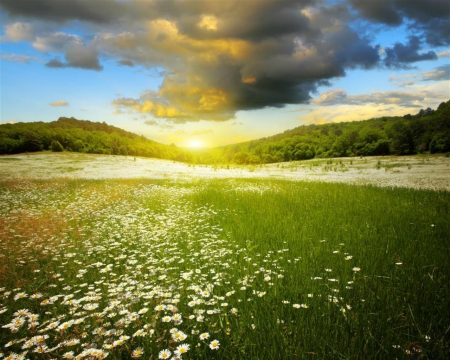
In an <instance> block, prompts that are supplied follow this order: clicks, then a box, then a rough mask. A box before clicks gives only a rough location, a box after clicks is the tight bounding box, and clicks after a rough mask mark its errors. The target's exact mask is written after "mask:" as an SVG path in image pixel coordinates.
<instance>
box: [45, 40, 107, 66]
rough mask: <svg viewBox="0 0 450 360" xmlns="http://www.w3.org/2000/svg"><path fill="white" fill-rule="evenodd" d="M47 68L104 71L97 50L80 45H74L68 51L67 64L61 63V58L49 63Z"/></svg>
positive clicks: (57, 57)
mask: <svg viewBox="0 0 450 360" xmlns="http://www.w3.org/2000/svg"><path fill="white" fill-rule="evenodd" d="M45 66H47V67H50V68H66V67H74V68H82V69H86V70H96V71H100V70H103V66H102V65H100V62H99V60H98V57H97V53H96V51H95V49H93V48H89V47H84V46H83V45H79V44H72V45H71V46H70V47H68V49H67V53H66V62H63V61H61V59H60V57H59V56H56V57H55V58H53V59H51V60H50V61H48V62H47V63H46V64H45Z"/></svg>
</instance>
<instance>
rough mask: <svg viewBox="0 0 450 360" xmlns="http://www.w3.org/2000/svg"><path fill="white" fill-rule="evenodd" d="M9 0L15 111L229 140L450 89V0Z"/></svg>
mask: <svg viewBox="0 0 450 360" xmlns="http://www.w3.org/2000/svg"><path fill="white" fill-rule="evenodd" d="M27 3H28V5H29V1H27V0H4V1H2V4H1V5H0V19H1V24H2V28H1V30H0V31H1V32H0V58H1V59H0V70H1V73H0V76H1V78H0V81H1V89H0V91H1V94H0V96H1V98H0V101H1V103H0V105H1V113H0V115H1V119H0V122H1V123H8V122H20V121H21V122H29V121H53V120H56V119H57V118H58V117H60V116H68V117H71V116H73V117H75V118H77V119H86V120H91V121H99V122H103V121H105V122H106V123H108V124H111V125H114V126H118V127H120V128H123V129H126V130H128V131H132V132H135V133H137V134H142V135H144V136H147V137H148V138H150V139H153V140H155V141H158V142H162V143H167V144H169V143H175V144H176V145H178V146H199V145H201V146H220V145H226V144H230V143H235V142H240V141H244V140H249V139H256V138H260V137H265V136H270V135H274V134H276V133H280V132H283V131H285V130H287V129H291V128H294V127H296V126H300V125H307V124H312V123H327V122H340V121H356V120H363V119H367V118H371V117H379V116H390V115H404V114H406V113H411V114H414V113H417V112H418V111H419V110H420V109H421V108H427V107H431V108H436V107H437V106H438V105H439V103H441V102H442V101H447V100H449V98H450V88H449V84H450V83H449V80H450V79H449V74H450V46H449V45H450V31H449V30H450V20H449V19H450V7H449V6H448V4H447V3H446V1H441V0H433V1H430V2H423V1H416V0H408V1H406V0H397V1H392V0H376V1H375V0H367V1H364V2H361V1H356V0H342V1H312V0H309V1H288V0H286V1H272V0H267V1H244V2H242V1H241V2H238V1H234V0H225V1H218V2H211V1H204V0H195V1H193V0H173V1H171V0H166V1H161V0H145V1H144V0H137V1H136V0H128V1H120V2H119V1H115V0H101V1H96V2H92V1H87V0H71V1H65V0H35V1H34V4H35V5H36V6H35V7H34V8H31V7H30V6H28V5H27Z"/></svg>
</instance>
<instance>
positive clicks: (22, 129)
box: [0, 101, 450, 164]
mask: <svg viewBox="0 0 450 360" xmlns="http://www.w3.org/2000/svg"><path fill="white" fill-rule="evenodd" d="M41 150H52V151H62V150H67V151H76V152H84V153H93V154H112V155H131V156H146V157H154V158H162V159H171V160H177V161H184V162H191V163H209V164H211V163H228V162H233V163H237V164H266V163H275V162H281V161H293V160H306V159H312V158H318V157H319V158H326V157H338V156H339V157H340V156H372V155H389V154H396V155H411V154H416V153H418V152H424V151H429V152H430V153H446V152H450V101H448V102H445V103H444V102H443V103H441V104H440V105H439V106H438V108H437V110H432V109H430V108H427V109H425V110H420V111H419V112H418V113H417V114H416V115H411V114H407V115H405V116H403V117H382V118H379V119H371V120H366V121H357V122H343V123H336V124H334V123H333V124H324V125H315V124H314V125H309V126H300V127H297V128H295V129H291V130H287V131H285V132H284V133H281V134H277V135H274V136H271V137H267V138H262V139H259V140H253V141H248V142H244V143H239V144H233V145H228V146H223V147H220V148H214V149H206V150H196V151H187V150H184V149H180V148H178V147H176V146H170V145H163V144H158V143H156V142H154V141H152V140H149V139H146V138H145V137H143V136H139V135H136V134H133V133H130V132H127V131H125V130H122V129H119V128H117V127H114V126H110V125H107V124H106V123H104V122H103V123H96V122H91V121H86V120H77V119H75V118H65V117H62V118H59V119H58V120H57V121H53V122H50V123H43V122H35V123H18V124H3V125H0V154H15V153H21V152H25V151H28V152H33V151H41Z"/></svg>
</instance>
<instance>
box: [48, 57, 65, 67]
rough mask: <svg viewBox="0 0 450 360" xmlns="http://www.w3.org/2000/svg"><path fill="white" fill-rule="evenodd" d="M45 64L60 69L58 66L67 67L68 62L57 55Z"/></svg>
mask: <svg viewBox="0 0 450 360" xmlns="http://www.w3.org/2000/svg"><path fill="white" fill-rule="evenodd" d="M45 66H47V67H50V68H56V69H58V68H65V67H66V66H67V64H65V63H63V62H62V61H61V59H60V58H59V56H57V57H55V58H53V59H51V60H50V61H49V62H47V63H46V64H45Z"/></svg>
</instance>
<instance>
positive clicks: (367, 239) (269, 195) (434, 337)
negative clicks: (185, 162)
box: [0, 154, 450, 359]
mask: <svg viewBox="0 0 450 360" xmlns="http://www.w3.org/2000/svg"><path fill="white" fill-rule="evenodd" d="M38 156H39V155H38ZM13 158H18V159H19V160H4V159H5V158H2V160H3V162H0V163H1V164H2V167H3V166H4V164H5V163H7V164H11V165H13V166H11V167H9V169H10V170H11V171H10V172H9V173H7V174H6V175H5V169H4V168H3V169H2V172H3V173H2V174H3V175H2V178H1V179H2V180H1V181H0V185H1V188H0V224H1V225H0V284H1V287H0V326H1V332H0V345H1V348H0V358H5V359H103V358H111V359H129V358H145V359H243V358H249V359H263V358H264V359H281V358H283V359H294V358H299V359H302V358H311V357H318V358H336V359H338V358H339V359H340V358H342V359H344V358H358V357H364V358H371V357H372V355H373V356H374V357H378V358H392V356H395V357H398V358H402V357H404V356H408V357H415V358H436V357H435V356H443V355H445V354H448V353H449V352H448V347H447V346H448V337H447V335H446V332H445V326H448V322H447V320H448V307H447V305H449V301H448V297H446V296H447V295H448V294H449V289H448V275H449V269H448V262H447V263H446V262H445V259H444V258H445V251H442V249H445V248H447V249H448V237H447V239H446V238H445V236H446V235H445V234H448V232H447V231H448V230H449V227H450V225H449V224H448V217H447V216H448V215H449V208H448V207H449V195H448V193H447V192H423V194H424V195H423V197H421V196H422V195H421V194H422V192H419V191H412V190H411V191H412V192H411V191H406V190H401V189H400V190H389V189H386V190H383V192H381V193H380V192H379V191H378V190H377V189H376V188H366V187H354V186H353V187H352V186H344V187H343V185H336V184H334V185H332V184H329V185H325V184H322V185H321V184H314V183H311V182H309V183H305V182H303V183H292V182H286V181H276V180H271V179H268V180H245V179H244V180H243V179H224V180H205V179H203V180H201V179H199V178H195V177H194V175H198V173H204V174H207V175H205V176H206V177H209V176H212V175H214V174H217V173H219V174H225V173H229V172H230V171H234V172H236V173H238V172H240V173H242V174H245V176H246V175H248V174H255V173H256V172H257V171H259V170H257V171H250V170H249V169H244V168H240V169H231V170H230V169H213V168H205V167H197V166H196V167H195V168H190V167H187V166H186V167H185V168H184V170H183V171H178V170H174V169H172V170H171V171H172V172H169V170H168V168H169V167H170V166H174V167H175V168H176V167H179V166H181V165H179V164H176V165H172V163H166V162H162V161H161V162H159V161H156V160H146V159H137V160H136V162H135V161H134V159H133V158H122V157H93V158H91V157H90V156H88V157H86V158H78V155H76V156H75V157H74V158H71V157H59V158H58V157H54V156H53V154H50V155H45V156H44V155H43V156H42V158H39V157H36V159H40V160H37V161H35V162H33V165H30V171H29V172H27V173H25V172H23V173H22V172H21V171H24V167H23V163H22V162H30V161H31V160H34V159H35V157H34V156H30V157H29V158H28V157H26V156H23V157H13ZM49 159H52V161H51V162H50V160H49ZM55 159H58V161H54V160H55ZM443 159H444V158H440V159H439V161H441V160H443ZM63 161H65V162H66V164H65V165H63V164H62V162H63ZM443 161H444V160H443ZM118 163H120V164H122V165H121V166H120V167H118ZM125 163H127V164H128V165H127V166H125V165H124V164H125ZM76 164H77V165H76ZM155 164H161V166H162V167H163V165H164V166H165V168H164V167H163V168H164V170H161V168H152V167H151V165H155ZM329 165H331V164H329ZM441 165H442V164H441ZM32 166H34V168H32ZM323 166H326V164H324V165H323ZM442 166H444V165H442ZM75 167H78V170H73V168H75ZM135 167H138V168H139V170H137V168H135ZM414 167H416V166H413V167H412V169H413V168H414ZM31 168H32V169H31ZM67 169H71V170H68V171H66V170H67ZM133 169H135V171H136V172H135V173H133ZM277 169H279V171H280V172H281V169H280V168H277ZM412 169H410V170H412ZM58 171H59V173H58ZM110 171H111V172H112V173H110ZM142 171H144V172H145V174H146V175H147V176H146V177H147V179H134V180H133V179H123V180H114V179H110V180H98V178H111V177H113V178H114V177H121V176H119V175H118V174H123V175H124V176H122V177H125V178H128V177H132V175H133V177H139V175H140V174H142ZM190 171H192V172H193V173H189V172H190ZM261 171H262V170H261ZM284 171H286V174H291V171H290V169H289V168H285V169H284ZM310 171H313V170H310ZM375 171H380V172H382V173H387V172H389V171H385V170H384V169H375ZM406 171H409V170H406ZM328 172H329V171H328ZM331 172H334V170H331ZM44 173H45V174H48V176H47V177H46V176H42V174H44ZM58 174H59V175H61V174H62V175H64V176H67V178H66V179H64V178H59V179H58V178H57V177H58V176H57V175H58ZM89 174H91V175H89ZM94 174H96V175H94ZM155 174H159V175H160V177H162V178H163V180H157V179H156V180H155V179H148V178H149V177H152V176H154V175H155ZM174 174H177V176H174ZM74 175H75V176H74ZM446 175H448V174H446ZM269 176H272V174H271V175H269ZM52 177H55V178H52ZM91 177H94V178H95V179H96V180H86V179H83V178H91ZM158 177H159V176H155V178H158ZM447 185H448V183H447ZM377 191H378V192H377ZM350 193H352V195H351V196H349V194H350ZM377 194H379V195H377ZM352 196H354V198H352ZM377 196H379V198H377ZM380 199H383V200H385V201H386V204H388V205H387V206H388V207H389V209H386V208H384V209H382V208H381V207H380V208H379V209H376V208H375V207H374V204H379V203H380ZM372 201H373V202H372ZM440 202H441V203H440ZM348 204H352V206H348ZM389 204H391V205H389ZM419 204H422V206H427V207H428V208H427V212H423V211H421V210H420V209H419V206H418V205H419ZM409 207H411V209H410V208H409ZM412 209H415V211H416V212H415V213H414V212H411V211H410V210H412ZM403 212H404V213H403ZM410 223H415V224H417V227H412V226H411V225H410ZM414 226H416V225H414ZM381 229H383V230H381ZM396 232H400V233H401V235H397V233H396ZM424 238H427V239H428V240H429V241H427V242H426V243H424V244H419V243H418V242H416V239H424ZM411 244H414V247H415V248H414V249H409V250H406V249H405V246H407V245H409V246H410V245H411ZM421 251H423V252H422V253H421V254H422V255H421V256H417V255H418V253H420V252H421ZM430 254H434V255H433V256H431V255H430ZM424 279H425V280H426V281H427V283H425V284H424V283H423V282H424V281H425V280H424ZM429 279H431V281H430V280H429ZM421 282H422V284H421ZM430 284H431V285H430ZM420 291H425V294H421V293H420ZM423 301H426V302H427V304H428V307H429V308H428V310H427V314H425V313H421V311H422V310H420V309H421V308H420V307H421V306H422V305H423ZM445 309H447V310H445ZM445 311H447V312H445ZM427 317H428V318H427ZM445 324H447V325H445ZM448 331H449V330H448V329H447V332H448ZM446 339H447V340H446ZM446 349H447V350H446Z"/></svg>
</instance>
